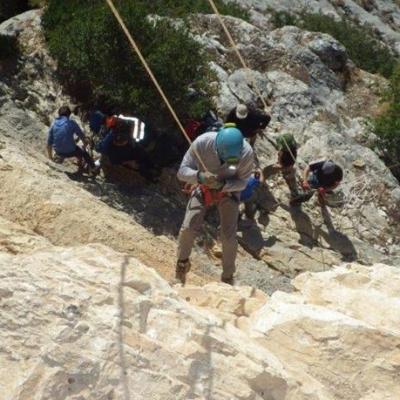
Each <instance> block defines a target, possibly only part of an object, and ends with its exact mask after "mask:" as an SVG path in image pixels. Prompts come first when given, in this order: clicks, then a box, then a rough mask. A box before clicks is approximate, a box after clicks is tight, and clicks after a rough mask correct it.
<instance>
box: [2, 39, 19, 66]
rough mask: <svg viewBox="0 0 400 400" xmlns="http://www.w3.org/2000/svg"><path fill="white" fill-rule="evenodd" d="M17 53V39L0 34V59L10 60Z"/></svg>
mask: <svg viewBox="0 0 400 400" xmlns="http://www.w3.org/2000/svg"><path fill="white" fill-rule="evenodd" d="M17 54H18V44H17V39H16V38H15V37H12V36H7V35H0V61H5V60H8V59H10V58H12V57H15V56H16V55H17Z"/></svg>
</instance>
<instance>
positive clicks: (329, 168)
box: [322, 160, 336, 174]
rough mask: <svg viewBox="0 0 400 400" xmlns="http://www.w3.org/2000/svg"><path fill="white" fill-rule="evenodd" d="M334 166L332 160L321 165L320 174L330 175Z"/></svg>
mask: <svg viewBox="0 0 400 400" xmlns="http://www.w3.org/2000/svg"><path fill="white" fill-rule="evenodd" d="M335 167H336V164H335V163H334V162H333V161H332V160H327V161H325V162H324V163H323V164H322V172H323V173H324V174H331V173H332V172H333V171H334V170H335Z"/></svg>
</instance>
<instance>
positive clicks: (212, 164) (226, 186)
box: [176, 126, 254, 284]
mask: <svg viewBox="0 0 400 400" xmlns="http://www.w3.org/2000/svg"><path fill="white" fill-rule="evenodd" d="M200 159H201V161H200ZM205 168H206V169H207V170H205ZM253 168H254V157H253V149H252V148H251V146H250V145H249V143H247V142H246V141H245V140H244V138H243V135H242V134H241V132H240V131H239V130H238V129H237V128H234V127H231V126H228V127H225V128H222V129H220V130H219V131H218V132H206V133H204V134H203V135H201V136H199V137H198V138H197V139H196V140H195V141H194V142H193V143H192V145H191V146H190V148H189V150H188V151H187V152H186V154H185V156H184V158H183V161H182V163H181V166H180V168H179V171H178V179H179V180H181V181H183V182H185V183H187V184H190V185H198V186H197V187H196V188H195V189H194V190H192V191H191V196H190V199H189V202H188V205H187V208H186V214H185V218H184V221H183V224H182V227H181V230H180V233H179V238H178V261H177V265H176V278H177V279H179V280H180V281H181V282H182V283H185V280H186V274H187V272H188V271H189V269H190V261H189V257H190V253H191V251H192V247H193V243H194V239H195V237H196V235H197V234H198V233H199V232H200V231H201V226H202V224H203V220H204V215H205V213H206V209H207V207H208V206H211V205H216V206H217V208H218V212H219V215H220V220H221V240H222V252H223V255H222V267H223V272H222V275H221V280H222V281H223V282H225V283H228V284H233V282H234V273H235V269H236V266H235V260H236V253H237V245H238V244H237V238H236V231H237V222H238V217H239V201H240V193H241V191H242V190H243V189H245V187H246V185H247V181H248V179H249V178H250V176H251V174H252V172H253Z"/></svg>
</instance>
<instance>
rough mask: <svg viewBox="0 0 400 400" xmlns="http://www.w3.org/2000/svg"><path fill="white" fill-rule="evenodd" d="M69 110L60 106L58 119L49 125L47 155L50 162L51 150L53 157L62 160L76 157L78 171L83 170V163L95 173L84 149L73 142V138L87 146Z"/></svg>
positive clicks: (92, 162)
mask: <svg viewBox="0 0 400 400" xmlns="http://www.w3.org/2000/svg"><path fill="white" fill-rule="evenodd" d="M70 116H71V109H70V108H69V107H68V106H62V107H60V109H59V110H58V117H57V118H56V119H55V120H54V122H53V124H52V125H51V127H50V129H49V133H48V138H47V154H48V156H49V158H50V159H51V160H54V159H55V157H54V155H53V150H54V152H55V155H56V156H57V157H59V158H61V159H62V160H63V159H65V158H71V157H76V158H77V159H78V165H79V171H82V170H83V168H84V162H86V164H87V165H88V166H89V169H90V172H92V173H96V172H97V168H96V166H95V164H94V161H93V159H92V157H90V155H89V153H88V152H87V151H86V150H85V149H84V148H81V147H79V146H78V145H77V144H76V142H75V136H77V137H78V138H79V139H81V140H82V142H83V144H84V146H87V145H88V140H87V138H86V137H85V135H84V133H83V131H82V129H81V128H80V127H79V125H78V124H77V123H76V122H75V121H74V120H72V119H70Z"/></svg>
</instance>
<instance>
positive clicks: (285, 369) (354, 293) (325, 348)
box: [0, 221, 400, 400]
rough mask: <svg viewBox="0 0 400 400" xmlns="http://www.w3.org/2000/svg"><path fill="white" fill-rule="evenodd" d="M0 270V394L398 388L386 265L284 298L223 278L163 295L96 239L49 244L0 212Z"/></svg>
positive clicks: (307, 279) (285, 396)
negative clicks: (82, 243)
mask: <svg viewBox="0 0 400 400" xmlns="http://www.w3.org/2000/svg"><path fill="white" fill-rule="evenodd" d="M9 243H13V250H12V251H10V246H9ZM26 243H30V246H29V248H27V247H26V245H25V244H26ZM43 245H46V246H45V247H43ZM0 271H1V272H0V278H1V279H0V309H1V310H2V318H1V329H0V339H1V340H0V365H1V368H0V399H1V400H39V399H41V400H46V399H48V400H61V399H71V400H77V399H79V400H83V399H86V400H90V399H96V400H97V399H102V400H103V399H104V400H109V399H129V398H135V399H143V400H145V399H149V398H154V399H156V398H157V399H171V400H172V399H182V400H186V399H221V400H222V399H226V400H232V399H238V400H239V399H248V400H261V399H265V400H302V399H304V400H309V399H315V400H328V399H329V400H333V399H335V400H338V399H343V400H345V399H346V400H349V399H350V400H351V399H354V400H356V399H369V400H372V399H376V400H378V399H379V400H382V399H395V398H396V396H397V394H398V393H399V390H400V385H399V381H398V379H397V377H398V369H399V368H400V350H399V348H400V332H399V331H398V326H399V323H400V313H399V310H400V307H399V304H400V291H399V287H400V285H399V284H400V272H399V270H398V269H396V268H393V267H388V266H385V265H375V266H373V267H365V266H360V265H357V264H348V265H343V266H341V267H337V268H334V269H332V270H331V271H329V272H324V273H317V274H312V273H306V274H303V275H300V276H299V277H298V278H297V279H296V280H295V281H294V286H295V287H296V289H297V291H296V292H295V293H293V294H287V293H283V292H276V293H275V294H274V295H273V296H272V297H270V298H268V297H267V296H266V295H265V294H263V293H262V292H260V291H257V290H256V289H252V288H250V287H248V288H246V287H241V288H232V287H230V286H228V285H225V284H209V285H206V286H203V287H202V288H200V287H194V286H189V287H186V288H176V290H175V289H174V288H171V287H170V286H169V285H168V284H167V283H166V282H165V281H164V280H163V279H162V278H161V277H160V276H159V275H158V274H157V273H156V272H155V271H154V270H153V269H150V268H148V267H145V266H144V265H143V264H141V263H140V262H138V261H137V260H136V259H134V258H133V257H130V256H127V255H124V254H121V253H116V252H115V251H113V250H111V249H110V248H107V247H106V246H103V245H87V246H79V247H71V248H62V247H55V246H52V245H51V244H49V243H46V241H45V240H43V239H42V238H40V237H38V235H35V233H33V232H30V231H28V230H26V229H23V228H21V227H18V226H17V225H15V224H10V223H7V222H6V221H2V222H1V229H0Z"/></svg>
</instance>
